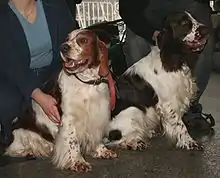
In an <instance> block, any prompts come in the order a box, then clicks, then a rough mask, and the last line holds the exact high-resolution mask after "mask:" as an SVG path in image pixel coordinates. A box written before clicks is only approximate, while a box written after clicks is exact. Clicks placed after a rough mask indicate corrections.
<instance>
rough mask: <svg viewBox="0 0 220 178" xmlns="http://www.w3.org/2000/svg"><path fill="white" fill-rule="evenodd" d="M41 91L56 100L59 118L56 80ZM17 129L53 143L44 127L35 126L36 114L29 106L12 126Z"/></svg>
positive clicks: (58, 95) (58, 90)
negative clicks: (37, 135) (32, 133)
mask: <svg viewBox="0 0 220 178" xmlns="http://www.w3.org/2000/svg"><path fill="white" fill-rule="evenodd" d="M42 90H43V92H45V93H47V94H49V95H51V96H53V97H54V98H55V99H56V100H57V103H58V104H57V107H58V111H59V114H60V116H61V115H62V110H61V107H60V104H61V92H60V88H59V86H58V83H57V78H54V79H52V80H50V81H49V82H47V83H46V85H45V87H44V88H43V89H42ZM19 128H23V129H25V130H30V131H32V132H35V133H37V134H39V135H40V136H41V137H43V138H44V139H46V140H48V141H50V142H53V141H54V138H53V136H52V135H51V133H50V132H49V129H48V128H47V127H46V126H45V125H39V124H36V114H35V112H34V110H33V108H32V106H31V105H30V106H29V107H28V108H27V109H26V110H25V111H24V112H23V113H22V115H21V116H20V117H19V120H18V121H17V122H16V123H15V124H14V125H13V129H14V130H15V129H19Z"/></svg>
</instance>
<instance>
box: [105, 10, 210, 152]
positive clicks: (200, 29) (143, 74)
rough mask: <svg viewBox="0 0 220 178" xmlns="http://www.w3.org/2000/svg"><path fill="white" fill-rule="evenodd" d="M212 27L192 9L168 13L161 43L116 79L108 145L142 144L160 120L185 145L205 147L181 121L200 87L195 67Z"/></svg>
mask: <svg viewBox="0 0 220 178" xmlns="http://www.w3.org/2000/svg"><path fill="white" fill-rule="evenodd" d="M207 36H208V29H207V27H205V26H204V25H203V24H201V23H200V22H198V21H197V20H196V19H195V18H193V17H192V15H191V14H190V13H188V12H183V13H175V14H173V15H171V16H169V17H168V18H167V20H166V23H165V28H164V30H163V31H162V32H161V34H160V36H159V37H158V47H157V46H155V47H152V51H151V52H150V53H149V54H148V55H147V56H146V57H144V58H142V59H141V60H140V61H139V62H137V63H136V64H134V65H133V66H132V67H130V68H129V69H128V70H127V71H126V72H125V73H124V74H123V75H122V76H120V77H119V78H118V79H117V81H116V88H117V91H118V92H117V102H116V108H115V111H114V112H113V116H114V117H113V121H112V123H111V124H110V128H109V132H108V135H109V141H110V143H108V144H109V145H115V144H116V145H117V146H119V147H122V148H129V149H134V150H136V149H142V148H143V147H146V145H147V140H148V139H149V138H151V137H152V135H153V133H154V132H155V130H156V128H158V126H162V128H163V130H164V133H165V134H166V135H167V136H168V137H169V138H170V139H171V140H172V141H174V142H175V143H176V147H178V148H184V149H187V150H191V149H201V147H200V146H199V144H197V142H196V141H195V140H193V138H192V137H191V136H190V135H189V133H188V131H187V129H186V126H185V125H184V123H183V121H182V117H183V115H184V113H185V112H186V111H187V109H188V108H189V106H190V103H191V101H192V100H193V98H194V95H195V93H196V91H197V86H196V83H195V80H194V78H193V76H192V69H193V67H194V65H195V64H196V62H197V59H198V57H199V53H200V52H201V51H202V49H203V48H204V46H205V44H206V42H207Z"/></svg>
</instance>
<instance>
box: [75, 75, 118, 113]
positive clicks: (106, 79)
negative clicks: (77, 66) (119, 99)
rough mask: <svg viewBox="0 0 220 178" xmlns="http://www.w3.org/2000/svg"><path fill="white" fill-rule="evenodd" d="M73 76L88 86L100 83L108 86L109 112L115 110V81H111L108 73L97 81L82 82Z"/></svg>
mask: <svg viewBox="0 0 220 178" xmlns="http://www.w3.org/2000/svg"><path fill="white" fill-rule="evenodd" d="M73 75H74V76H75V77H76V79H77V80H79V81H80V82H82V83H85V84H88V85H99V84H101V83H106V84H108V86H109V90H110V98H111V110H112V111H113V110H114V109H115V103H116V87H115V81H114V80H113V78H112V75H111V72H110V71H109V72H108V73H107V74H106V75H105V76H101V77H100V78H98V79H95V80H89V81H83V80H82V79H81V78H79V77H78V76H77V74H73Z"/></svg>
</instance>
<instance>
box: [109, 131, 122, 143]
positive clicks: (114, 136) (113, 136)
mask: <svg viewBox="0 0 220 178" xmlns="http://www.w3.org/2000/svg"><path fill="white" fill-rule="evenodd" d="M121 138H122V133H121V131H120V130H117V129H116V130H111V131H110V132H109V135H108V140H109V141H113V140H120V139H121Z"/></svg>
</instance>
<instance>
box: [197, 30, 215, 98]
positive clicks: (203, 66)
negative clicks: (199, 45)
mask: <svg viewBox="0 0 220 178" xmlns="http://www.w3.org/2000/svg"><path fill="white" fill-rule="evenodd" d="M213 55H214V38H213V35H212V34H210V37H209V39H208V43H207V44H206V46H205V48H204V50H203V52H202V53H201V55H200V57H199V60H198V62H197V64H196V67H195V70H194V72H193V73H194V76H195V77H196V84H197V86H198V89H199V91H198V94H197V100H199V99H200V97H201V95H202V94H203V92H204V91H205V89H206V86H207V85H208V81H209V77H210V73H211V71H212V65H213Z"/></svg>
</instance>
